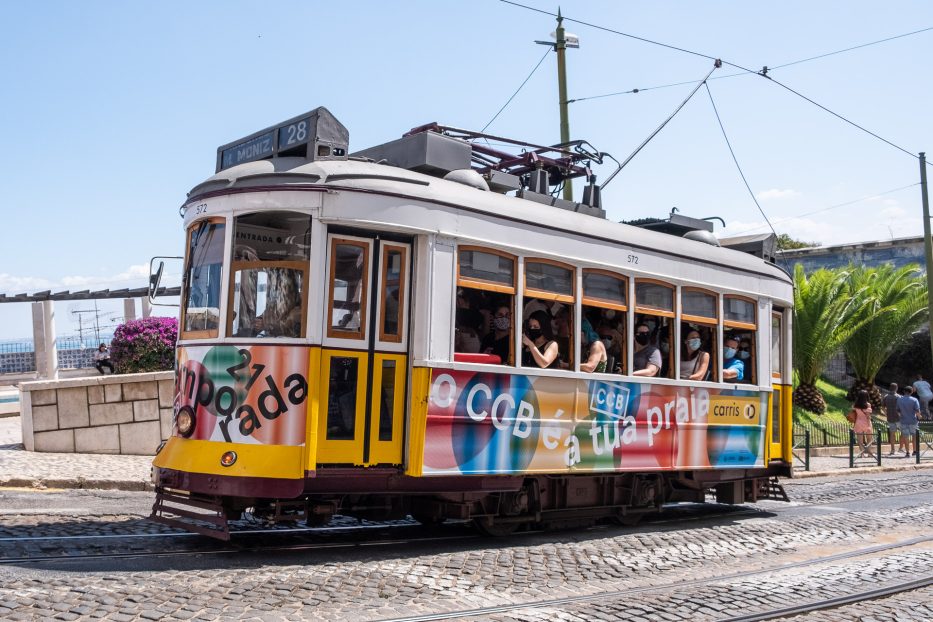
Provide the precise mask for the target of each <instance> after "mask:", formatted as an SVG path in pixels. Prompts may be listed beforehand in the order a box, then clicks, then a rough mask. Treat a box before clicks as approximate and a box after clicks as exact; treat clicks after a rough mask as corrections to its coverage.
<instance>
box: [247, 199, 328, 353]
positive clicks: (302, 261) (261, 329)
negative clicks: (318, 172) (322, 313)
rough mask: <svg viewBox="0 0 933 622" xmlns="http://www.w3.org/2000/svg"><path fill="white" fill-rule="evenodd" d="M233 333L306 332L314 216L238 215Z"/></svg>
mask: <svg viewBox="0 0 933 622" xmlns="http://www.w3.org/2000/svg"><path fill="white" fill-rule="evenodd" d="M233 232H234V241H233V261H232V270H231V278H232V280H233V282H232V286H231V290H232V292H233V306H232V308H233V313H232V314H231V318H230V320H231V321H230V323H231V326H230V328H229V332H230V334H231V335H233V336H235V337H303V336H304V335H305V333H306V330H305V315H306V313H305V311H306V309H307V300H306V298H307V289H308V287H307V277H308V260H309V258H310V251H311V238H310V236H311V217H310V215H308V214H300V213H295V212H260V213H256V214H246V215H243V216H238V217H237V219H236V225H235V227H234V230H233Z"/></svg>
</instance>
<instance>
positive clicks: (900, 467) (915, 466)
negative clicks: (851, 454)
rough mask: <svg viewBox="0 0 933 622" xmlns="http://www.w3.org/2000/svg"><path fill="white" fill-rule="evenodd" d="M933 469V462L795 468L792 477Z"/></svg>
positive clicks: (802, 477)
mask: <svg viewBox="0 0 933 622" xmlns="http://www.w3.org/2000/svg"><path fill="white" fill-rule="evenodd" d="M924 469H933V463H924V464H905V465H898V466H880V467H878V466H873V467H853V468H851V469H845V468H843V469H834V470H832V471H798V470H797V469H794V477H793V478H792V479H807V478H808V477H829V476H831V475H864V474H865V473H892V472H895V471H922V470H924Z"/></svg>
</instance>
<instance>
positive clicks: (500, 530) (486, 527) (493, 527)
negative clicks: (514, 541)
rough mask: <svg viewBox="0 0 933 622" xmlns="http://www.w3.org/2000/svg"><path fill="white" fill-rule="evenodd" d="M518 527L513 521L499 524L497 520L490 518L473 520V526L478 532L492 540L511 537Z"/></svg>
mask: <svg viewBox="0 0 933 622" xmlns="http://www.w3.org/2000/svg"><path fill="white" fill-rule="evenodd" d="M518 525H519V524H518V523H517V522H513V521H510V522H501V523H497V522H496V519H494V518H488V517H484V518H474V519H473V526H474V527H476V530H477V531H479V532H480V533H481V534H483V535H484V536H489V537H491V538H504V537H506V536H510V535H512V534H513V533H515V530H516V529H518Z"/></svg>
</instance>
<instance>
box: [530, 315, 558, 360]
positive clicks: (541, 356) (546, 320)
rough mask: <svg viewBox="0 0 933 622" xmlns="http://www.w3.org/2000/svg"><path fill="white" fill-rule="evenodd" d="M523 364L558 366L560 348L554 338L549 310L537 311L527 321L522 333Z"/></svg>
mask: <svg viewBox="0 0 933 622" xmlns="http://www.w3.org/2000/svg"><path fill="white" fill-rule="evenodd" d="M522 346H523V348H522V366H523V367H541V368H556V367H557V366H558V364H559V360H558V359H559V356H560V348H559V346H558V345H557V341H555V340H554V330H553V328H552V326H551V316H550V314H549V313H548V312H547V311H544V310H539V311H535V312H533V313H532V314H531V316H530V317H529V318H528V321H527V322H525V330H524V332H523V333H522Z"/></svg>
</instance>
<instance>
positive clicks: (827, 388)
mask: <svg viewBox="0 0 933 622" xmlns="http://www.w3.org/2000/svg"><path fill="white" fill-rule="evenodd" d="M816 388H817V389H819V390H820V393H822V394H823V399H825V400H826V412H824V413H823V414H822V415H817V414H814V413H811V412H809V411H806V410H804V409H802V408H800V407H799V406H797V405H794V423H800V424H804V425H805V424H810V425H819V424H821V423H833V424H842V425H849V422H848V421H847V420H846V413H848V412H849V410H850V409H851V408H852V403H851V402H850V401H849V400H847V399H846V390H845V389H843V388H842V387H837V386H836V385H834V384H831V383H829V382H826V381H825V380H823V379H822V378H820V379H818V380H817V381H816Z"/></svg>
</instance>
